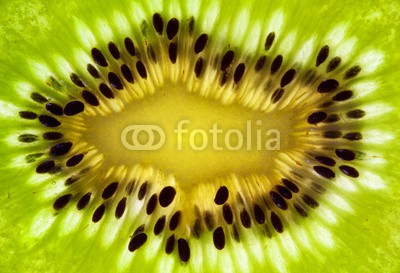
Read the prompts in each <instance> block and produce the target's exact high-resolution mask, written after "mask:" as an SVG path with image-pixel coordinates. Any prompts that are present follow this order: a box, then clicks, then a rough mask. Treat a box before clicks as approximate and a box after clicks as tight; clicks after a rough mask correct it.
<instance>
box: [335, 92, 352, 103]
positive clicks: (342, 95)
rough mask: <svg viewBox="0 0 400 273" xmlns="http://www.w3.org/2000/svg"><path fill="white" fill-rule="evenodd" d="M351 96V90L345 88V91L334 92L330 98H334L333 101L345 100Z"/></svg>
mask: <svg viewBox="0 0 400 273" xmlns="http://www.w3.org/2000/svg"><path fill="white" fill-rule="evenodd" d="M352 96H353V91H351V90H345V91H342V92H340V93H338V94H336V95H335V96H334V97H333V98H332V100H334V101H345V100H348V99H350V98H351V97H352Z"/></svg>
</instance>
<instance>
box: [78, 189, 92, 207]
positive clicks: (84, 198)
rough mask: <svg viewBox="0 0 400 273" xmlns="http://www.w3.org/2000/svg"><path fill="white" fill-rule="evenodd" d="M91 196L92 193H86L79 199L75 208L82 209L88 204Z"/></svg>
mask: <svg viewBox="0 0 400 273" xmlns="http://www.w3.org/2000/svg"><path fill="white" fill-rule="evenodd" d="M91 196H92V193H90V192H88V193H86V194H85V195H84V196H82V197H81V199H79V201H78V203H77V204H76V208H77V209H78V210H81V209H84V208H85V207H86V206H87V205H88V204H89V202H90V197H91Z"/></svg>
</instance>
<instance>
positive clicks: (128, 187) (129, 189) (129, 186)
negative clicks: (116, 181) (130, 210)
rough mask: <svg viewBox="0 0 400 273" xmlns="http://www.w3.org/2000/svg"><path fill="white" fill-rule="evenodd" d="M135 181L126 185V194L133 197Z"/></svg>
mask: <svg viewBox="0 0 400 273" xmlns="http://www.w3.org/2000/svg"><path fill="white" fill-rule="evenodd" d="M135 183H136V182H135V180H134V181H132V182H128V184H126V187H125V191H126V194H127V195H131V194H132V192H133V188H134V186H135Z"/></svg>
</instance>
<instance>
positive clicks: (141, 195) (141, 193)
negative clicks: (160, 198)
mask: <svg viewBox="0 0 400 273" xmlns="http://www.w3.org/2000/svg"><path fill="white" fill-rule="evenodd" d="M146 192H147V182H144V183H143V184H142V185H141V186H140V188H139V191H138V199H139V200H143V198H144V197H145V196H146Z"/></svg>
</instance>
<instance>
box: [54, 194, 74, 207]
mask: <svg viewBox="0 0 400 273" xmlns="http://www.w3.org/2000/svg"><path fill="white" fill-rule="evenodd" d="M71 199H72V194H66V195H63V196H61V197H58V198H57V199H56V201H55V202H54V204H53V208H54V209H55V210H60V209H62V208H64V207H65V206H66V205H68V203H69V201H70V200H71Z"/></svg>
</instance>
